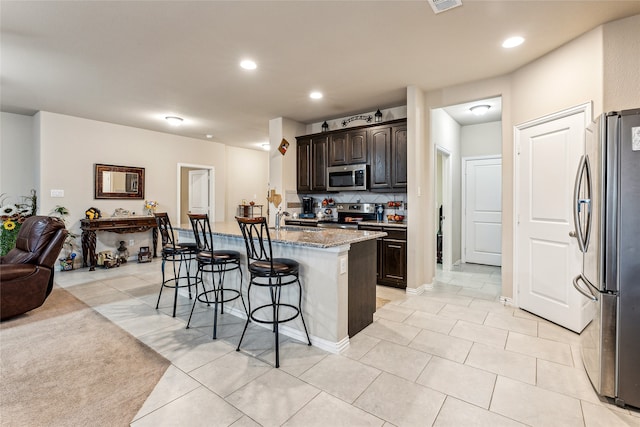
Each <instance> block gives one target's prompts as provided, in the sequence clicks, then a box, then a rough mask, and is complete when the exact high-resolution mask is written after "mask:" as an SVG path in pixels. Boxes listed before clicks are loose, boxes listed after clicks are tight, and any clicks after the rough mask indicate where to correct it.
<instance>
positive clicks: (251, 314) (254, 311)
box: [249, 303, 300, 325]
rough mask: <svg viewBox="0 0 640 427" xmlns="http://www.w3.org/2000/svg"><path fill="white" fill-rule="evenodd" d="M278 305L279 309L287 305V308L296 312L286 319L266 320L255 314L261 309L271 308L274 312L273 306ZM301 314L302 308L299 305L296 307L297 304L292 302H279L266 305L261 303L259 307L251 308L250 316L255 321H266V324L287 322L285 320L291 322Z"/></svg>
mask: <svg viewBox="0 0 640 427" xmlns="http://www.w3.org/2000/svg"><path fill="white" fill-rule="evenodd" d="M274 306H276V307H277V309H278V310H280V307H286V308H290V309H292V310H293V311H294V312H295V314H293V315H292V316H291V317H287V318H285V319H277V320H276V319H273V320H266V319H259V318H257V317H256V316H255V314H256V313H257V312H258V311H260V310H263V311H264V310H265V309H267V308H268V309H269V310H270V311H271V312H273V307H274ZM298 316H300V309H299V308H298V307H296V306H295V305H292V304H284V303H279V304H265V305H261V306H259V307H256V308H254V309H253V310H251V313H250V314H249V317H251V320H253V321H254V322H258V323H264V324H270V325H272V324H274V323H285V322H289V321H291V320H293V319H295V318H296V317H298Z"/></svg>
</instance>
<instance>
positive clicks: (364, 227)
mask: <svg viewBox="0 0 640 427" xmlns="http://www.w3.org/2000/svg"><path fill="white" fill-rule="evenodd" d="M358 230H369V231H383V229H382V227H377V226H375V225H359V226H358Z"/></svg>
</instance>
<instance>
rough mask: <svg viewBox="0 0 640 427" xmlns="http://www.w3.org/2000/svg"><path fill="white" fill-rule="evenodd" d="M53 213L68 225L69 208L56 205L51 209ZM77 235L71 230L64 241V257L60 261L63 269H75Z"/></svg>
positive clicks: (62, 253)
mask: <svg viewBox="0 0 640 427" xmlns="http://www.w3.org/2000/svg"><path fill="white" fill-rule="evenodd" d="M51 215H52V216H56V217H58V218H60V219H61V220H62V221H64V223H65V226H66V225H67V217H68V216H69V209H67V208H66V207H64V206H60V205H56V207H55V208H53V209H52V210H51ZM67 229H68V228H67ZM76 237H78V235H77V234H74V233H71V232H69V234H68V235H67V238H66V239H65V241H64V245H63V246H62V252H61V255H62V258H60V259H59V261H60V267H61V269H62V270H63V271H68V270H73V262H74V260H75V258H76V253H75V252H74V248H75V244H76Z"/></svg>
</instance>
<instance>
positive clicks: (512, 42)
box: [502, 36, 524, 49]
mask: <svg viewBox="0 0 640 427" xmlns="http://www.w3.org/2000/svg"><path fill="white" fill-rule="evenodd" d="M522 43H524V38H523V37H520V36H516V37H509V38H508V39H506V40H505V41H503V42H502V47H504V48H505V49H511V48H512V47H516V46H520V45H521V44H522Z"/></svg>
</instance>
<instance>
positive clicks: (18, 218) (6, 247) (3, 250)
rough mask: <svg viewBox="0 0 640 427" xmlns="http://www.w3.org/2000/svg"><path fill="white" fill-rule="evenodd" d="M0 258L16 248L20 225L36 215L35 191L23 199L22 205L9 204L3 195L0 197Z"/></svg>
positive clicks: (36, 199)
mask: <svg viewBox="0 0 640 427" xmlns="http://www.w3.org/2000/svg"><path fill="white" fill-rule="evenodd" d="M0 197H1V199H0V205H1V207H0V222H1V223H2V226H1V227H0V256H4V255H6V254H7V252H9V251H10V250H11V249H13V248H14V247H15V246H16V238H17V237H18V232H19V231H20V227H22V223H23V222H24V221H25V220H26V219H27V218H29V217H30V216H33V215H35V214H36V210H37V206H38V204H37V202H38V198H37V196H36V190H31V195H29V196H24V197H23V200H24V201H23V203H9V202H8V199H7V197H5V195H4V194H1V195H0Z"/></svg>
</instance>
